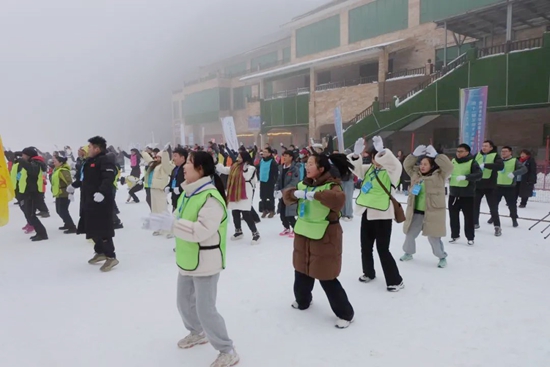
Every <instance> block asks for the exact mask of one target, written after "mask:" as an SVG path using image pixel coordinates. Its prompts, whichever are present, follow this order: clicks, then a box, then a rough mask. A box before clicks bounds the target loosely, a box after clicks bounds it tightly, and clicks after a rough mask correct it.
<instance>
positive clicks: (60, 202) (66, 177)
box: [51, 155, 76, 234]
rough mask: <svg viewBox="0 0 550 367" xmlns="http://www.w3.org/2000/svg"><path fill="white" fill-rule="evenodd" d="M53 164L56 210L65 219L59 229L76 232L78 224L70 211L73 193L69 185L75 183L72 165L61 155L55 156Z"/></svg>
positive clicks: (65, 231)
mask: <svg viewBox="0 0 550 367" xmlns="http://www.w3.org/2000/svg"><path fill="white" fill-rule="evenodd" d="M53 165H54V170H53V173H52V176H51V183H52V194H53V197H54V198H55V211H56V212H57V215H59V217H61V219H62V220H63V226H62V227H59V230H61V231H64V232H63V233H65V234H72V233H76V226H75V225H74V222H73V219H72V218H71V214H70V213H69V205H70V204H71V201H72V197H73V195H72V194H69V193H68V192H67V187H68V186H69V185H71V184H72V183H73V178H72V177H71V167H70V166H69V164H68V163H67V157H65V156H61V155H57V156H54V157H53Z"/></svg>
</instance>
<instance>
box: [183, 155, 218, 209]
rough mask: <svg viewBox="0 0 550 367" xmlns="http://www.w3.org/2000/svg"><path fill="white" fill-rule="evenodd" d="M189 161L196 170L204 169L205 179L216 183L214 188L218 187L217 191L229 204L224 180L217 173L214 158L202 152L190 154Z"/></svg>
mask: <svg viewBox="0 0 550 367" xmlns="http://www.w3.org/2000/svg"><path fill="white" fill-rule="evenodd" d="M189 160H190V161H191V163H193V167H195V169H196V170H199V168H202V171H203V172H204V176H203V177H212V181H214V186H216V189H217V190H218V192H219V193H220V195H221V196H222V198H223V201H224V202H225V203H226V204H227V196H226V195H225V187H224V186H223V182H222V179H221V178H220V176H218V174H217V173H216V165H215V164H214V158H212V156H211V155H210V154H209V153H207V152H205V151H202V150H201V151H197V152H189Z"/></svg>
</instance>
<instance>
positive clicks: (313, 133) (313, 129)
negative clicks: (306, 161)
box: [309, 68, 318, 139]
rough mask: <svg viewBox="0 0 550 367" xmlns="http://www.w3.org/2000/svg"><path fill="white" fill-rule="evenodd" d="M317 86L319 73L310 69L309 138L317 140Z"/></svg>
mask: <svg viewBox="0 0 550 367" xmlns="http://www.w3.org/2000/svg"><path fill="white" fill-rule="evenodd" d="M316 84H317V73H316V72H315V69H314V68H311V69H309V136H310V137H312V138H314V139H315V138H317V137H318V136H317V135H318V134H317V119H316V118H315V116H316V114H315V106H316V103H315V86H316Z"/></svg>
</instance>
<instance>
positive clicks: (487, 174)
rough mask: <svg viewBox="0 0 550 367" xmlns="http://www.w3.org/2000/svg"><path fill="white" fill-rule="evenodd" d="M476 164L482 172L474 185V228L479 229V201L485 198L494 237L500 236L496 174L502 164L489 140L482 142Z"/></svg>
mask: <svg viewBox="0 0 550 367" xmlns="http://www.w3.org/2000/svg"><path fill="white" fill-rule="evenodd" d="M476 162H477V163H478V164H479V168H481V171H482V172H483V175H482V177H481V181H479V182H478V183H477V184H476V195H475V205H474V227H475V228H476V229H479V213H480V211H481V201H482V200H483V197H484V196H485V197H487V204H488V205H489V211H490V213H491V219H492V224H493V225H494V227H495V236H496V237H500V236H501V235H502V229H501V227H500V217H499V215H498V203H497V179H498V172H499V171H502V170H503V169H504V162H502V158H500V155H499V154H498V150H497V147H496V146H495V143H493V142H492V141H491V140H486V141H485V142H483V145H482V147H481V152H479V153H478V154H477V155H476Z"/></svg>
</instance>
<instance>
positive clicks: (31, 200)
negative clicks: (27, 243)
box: [23, 193, 48, 237]
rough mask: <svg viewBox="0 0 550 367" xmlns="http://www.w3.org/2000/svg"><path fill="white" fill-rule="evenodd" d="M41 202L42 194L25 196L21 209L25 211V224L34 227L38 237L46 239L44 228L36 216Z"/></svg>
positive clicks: (42, 199) (46, 234)
mask: <svg viewBox="0 0 550 367" xmlns="http://www.w3.org/2000/svg"><path fill="white" fill-rule="evenodd" d="M41 201H44V194H40V193H31V194H27V195H25V196H24V199H23V207H24V209H25V217H26V218H27V222H29V224H30V225H31V226H33V227H34V230H35V232H36V234H37V235H38V236H42V237H47V236H48V233H47V232H46V228H45V227H44V225H43V224H42V222H40V219H38V217H37V216H36V210H37V208H38V205H39V203H40V202H41Z"/></svg>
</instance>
